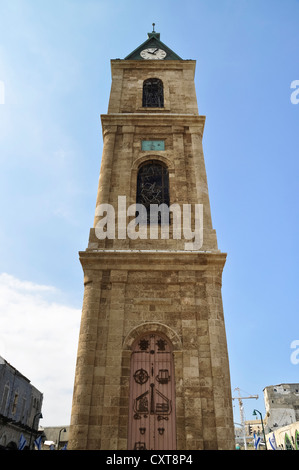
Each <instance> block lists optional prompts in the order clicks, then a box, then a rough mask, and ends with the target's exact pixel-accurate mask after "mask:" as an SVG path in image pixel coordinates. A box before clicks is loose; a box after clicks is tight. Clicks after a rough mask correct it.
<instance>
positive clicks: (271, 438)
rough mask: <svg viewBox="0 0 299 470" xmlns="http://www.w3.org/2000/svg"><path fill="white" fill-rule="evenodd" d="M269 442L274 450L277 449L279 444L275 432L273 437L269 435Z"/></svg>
mask: <svg viewBox="0 0 299 470" xmlns="http://www.w3.org/2000/svg"><path fill="white" fill-rule="evenodd" d="M269 443H270V446H271V447H272V449H273V450H277V444H276V439H275V435H274V433H273V434H272V436H271V437H269Z"/></svg>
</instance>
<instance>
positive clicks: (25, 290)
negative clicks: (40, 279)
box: [0, 273, 81, 426]
mask: <svg viewBox="0 0 299 470" xmlns="http://www.w3.org/2000/svg"><path fill="white" fill-rule="evenodd" d="M59 297H60V293H59V291H58V290H57V289H55V288H54V287H52V286H45V285H39V284H35V283H32V282H29V281H22V280H19V279H17V278H15V277H13V276H11V275H8V274H5V273H3V274H0V356H2V357H4V359H6V361H7V362H9V363H10V364H11V365H12V366H14V367H15V368H16V369H18V370H19V371H20V372H21V373H22V374H23V375H25V376H26V377H27V378H28V379H29V380H30V381H31V383H32V384H33V385H34V386H35V387H36V388H37V389H38V390H40V391H41V392H42V393H43V394H44V401H43V409H42V413H43V420H42V421H41V422H40V424H41V425H42V426H55V425H57V426H59V425H68V424H69V422H70V413H71V403H72V393H73V383H74V375H75V363H76V354H77V343H78V335H79V325H80V318H81V311H80V310H78V309H75V308H72V307H69V306H67V305H64V304H62V303H58V302H57V301H56V300H55V299H57V298H59Z"/></svg>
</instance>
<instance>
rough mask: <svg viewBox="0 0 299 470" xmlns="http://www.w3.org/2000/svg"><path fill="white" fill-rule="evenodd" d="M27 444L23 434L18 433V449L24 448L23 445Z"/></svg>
mask: <svg viewBox="0 0 299 470" xmlns="http://www.w3.org/2000/svg"><path fill="white" fill-rule="evenodd" d="M26 444H27V441H26V439H25V437H24V436H23V434H21V435H20V440H19V450H24V447H25V445H26Z"/></svg>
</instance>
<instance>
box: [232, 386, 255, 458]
mask: <svg viewBox="0 0 299 470" xmlns="http://www.w3.org/2000/svg"><path fill="white" fill-rule="evenodd" d="M235 390H237V391H238V394H239V396H238V397H233V400H238V401H239V409H240V418H241V425H242V430H243V439H244V448H245V450H247V441H246V430H245V416H244V406H243V401H242V400H247V399H249V398H255V399H256V400H257V399H258V397H259V396H258V395H249V396H248V397H241V391H240V389H239V388H238V387H236V388H235V389H234V391H235Z"/></svg>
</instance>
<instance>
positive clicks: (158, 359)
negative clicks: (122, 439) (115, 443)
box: [128, 333, 176, 450]
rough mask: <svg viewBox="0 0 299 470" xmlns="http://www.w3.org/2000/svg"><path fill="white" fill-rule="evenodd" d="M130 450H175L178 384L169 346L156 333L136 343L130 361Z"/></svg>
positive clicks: (164, 339)
mask: <svg viewBox="0 0 299 470" xmlns="http://www.w3.org/2000/svg"><path fill="white" fill-rule="evenodd" d="M129 406H130V409H129V436H128V449H129V450H133V449H135V450H175V449H176V430H175V380H174V364H173V355H172V349H171V344H170V342H169V341H168V340H167V339H166V338H165V337H164V336H162V335H160V334H157V333H152V334H148V335H146V336H142V337H141V338H140V339H139V340H137V341H136V342H135V345H134V348H133V352H132V357H131V375H130V404H129Z"/></svg>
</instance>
